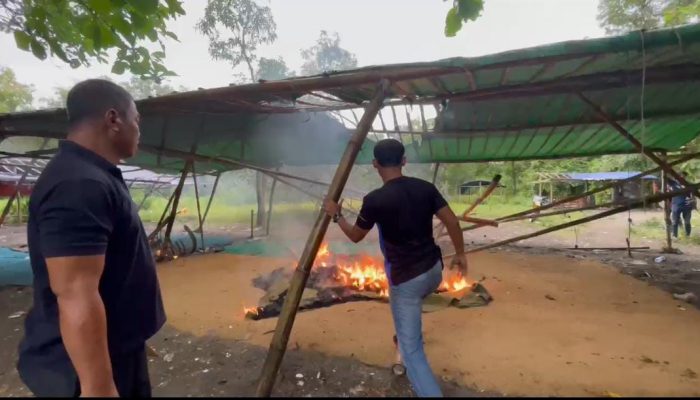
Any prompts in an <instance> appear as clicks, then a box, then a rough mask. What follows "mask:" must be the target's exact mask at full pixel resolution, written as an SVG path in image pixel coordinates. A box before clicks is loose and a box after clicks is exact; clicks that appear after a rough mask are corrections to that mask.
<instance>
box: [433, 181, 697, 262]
mask: <svg viewBox="0 0 700 400" xmlns="http://www.w3.org/2000/svg"><path fill="white" fill-rule="evenodd" d="M698 187H700V185H697V184H696V185H690V186H688V187H686V188H683V189H681V190H677V191H675V192H668V193H660V194H657V195H652V196H649V197H645V198H643V199H640V200H636V201H633V202H629V203H628V204H626V205H623V206H620V207H616V208H613V209H610V210H607V211H603V212H601V213H598V214H595V215H591V216H589V217H585V218H581V219H577V220H575V221H570V222H567V223H564V224H560V225H556V226H552V227H550V228H547V229H543V230H540V231H537V232H533V233H528V234H526V235H521V236H516V237H514V238H510V239H505V240H501V241H500V242H496V243H491V244H487V245H484V246H479V247H477V248H474V249H470V250H467V251H466V252H465V253H476V252H479V251H484V250H488V249H492V248H494V247H499V246H503V245H506V244H510V243H514V242H519V241H521V240H525V239H531V238H533V237H537V236H541V235H544V234H547V233H551V232H555V231H559V230H562V229H566V228H570V227H572V226H576V225H581V224H585V223H586V222H591V221H595V220H597V219H601V218H605V217H608V216H610V215H613V214H619V213H621V212H625V211H627V210H629V209H631V208H637V207H641V206H644V204H646V203H657V202H659V201H662V200H666V199H670V198H672V197H674V196H678V195H681V194H685V193H690V192H692V191H694V190H697V189H698ZM452 255H454V253H451V254H447V255H445V256H444V257H449V256H452Z"/></svg>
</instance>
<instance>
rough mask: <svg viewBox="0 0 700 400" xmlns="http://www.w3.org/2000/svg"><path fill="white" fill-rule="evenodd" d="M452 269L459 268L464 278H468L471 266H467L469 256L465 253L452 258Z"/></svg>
mask: <svg viewBox="0 0 700 400" xmlns="http://www.w3.org/2000/svg"><path fill="white" fill-rule="evenodd" d="M450 268H457V271H459V273H460V274H462V276H464V277H466V276H467V273H468V272H469V264H467V255H466V254H464V253H461V254H455V255H454V257H452V262H451V263H450Z"/></svg>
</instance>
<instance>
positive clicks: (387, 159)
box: [374, 139, 406, 167]
mask: <svg viewBox="0 0 700 400" xmlns="http://www.w3.org/2000/svg"><path fill="white" fill-rule="evenodd" d="M405 151H406V149H405V148H404V147H403V144H402V143H401V142H399V141H398V140H396V139H384V140H380V141H378V142H377V144H375V145H374V159H375V160H377V163H378V164H379V165H381V166H382V167H398V166H399V165H401V162H402V161H403V155H404V153H405Z"/></svg>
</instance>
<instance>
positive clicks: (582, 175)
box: [561, 171, 659, 181]
mask: <svg viewBox="0 0 700 400" xmlns="http://www.w3.org/2000/svg"><path fill="white" fill-rule="evenodd" d="M639 174H640V172H636V171H616V172H565V173H563V174H561V175H562V177H565V179H568V180H571V181H619V180H622V179H627V178H631V177H633V176H635V175H639ZM643 179H647V180H656V179H659V178H657V177H656V176H654V175H645V176H644V177H643Z"/></svg>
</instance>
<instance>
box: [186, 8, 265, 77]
mask: <svg viewBox="0 0 700 400" xmlns="http://www.w3.org/2000/svg"><path fill="white" fill-rule="evenodd" d="M197 29H198V30H199V31H200V32H202V33H203V34H204V35H206V36H207V37H208V38H209V54H210V55H211V56H212V58H214V59H215V60H224V61H228V62H229V64H231V67H233V68H235V67H237V66H238V65H240V64H241V63H242V62H245V64H246V65H247V66H248V70H249V72H250V80H251V81H253V82H254V81H255V80H256V77H255V69H254V68H253V66H254V65H255V60H256V59H257V55H256V52H257V50H258V47H259V46H260V45H263V44H269V43H272V42H274V41H275V40H276V39H277V33H276V30H277V25H276V24H275V20H274V18H273V17H272V10H270V7H261V6H259V5H257V4H256V3H255V2H254V1H253V0H209V1H208V2H207V7H206V8H205V10H204V17H203V18H202V19H201V20H200V21H199V23H198V24H197Z"/></svg>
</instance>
